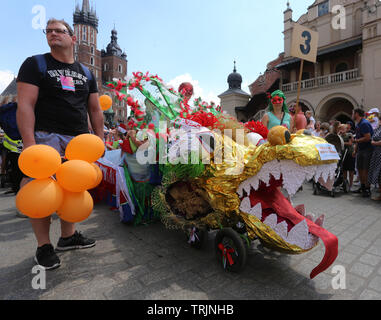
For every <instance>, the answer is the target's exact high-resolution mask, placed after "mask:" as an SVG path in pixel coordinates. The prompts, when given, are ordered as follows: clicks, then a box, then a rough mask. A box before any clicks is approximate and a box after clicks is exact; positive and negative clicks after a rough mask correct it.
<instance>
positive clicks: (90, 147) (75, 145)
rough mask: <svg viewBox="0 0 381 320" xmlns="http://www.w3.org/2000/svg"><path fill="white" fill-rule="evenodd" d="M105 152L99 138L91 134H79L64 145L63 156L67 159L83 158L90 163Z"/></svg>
mask: <svg viewBox="0 0 381 320" xmlns="http://www.w3.org/2000/svg"><path fill="white" fill-rule="evenodd" d="M104 152H105V145H104V143H103V141H102V139H101V138H99V137H98V136H96V135H93V134H88V133H87V134H81V135H79V136H76V137H75V138H73V139H72V140H71V141H70V142H69V144H68V145H67V147H66V150H65V157H66V159H68V160H83V161H87V162H90V163H93V162H95V161H97V160H98V159H99V158H101V157H102V155H103V153H104Z"/></svg>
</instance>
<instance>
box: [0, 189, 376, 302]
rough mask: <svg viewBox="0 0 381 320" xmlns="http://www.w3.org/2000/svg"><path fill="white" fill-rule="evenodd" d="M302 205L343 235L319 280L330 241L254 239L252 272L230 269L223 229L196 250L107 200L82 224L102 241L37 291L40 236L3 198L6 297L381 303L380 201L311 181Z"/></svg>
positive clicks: (0, 285) (72, 256)
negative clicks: (341, 273) (293, 245)
mask: <svg viewBox="0 0 381 320" xmlns="http://www.w3.org/2000/svg"><path fill="white" fill-rule="evenodd" d="M0 193H1V191H0ZM294 202H295V203H304V204H305V205H306V208H307V211H310V212H315V213H326V217H327V219H326V222H325V228H326V229H327V230H328V231H331V232H333V233H334V234H336V233H335V232H337V234H336V235H337V236H338V239H339V255H338V258H337V260H336V261H335V262H334V263H333V265H332V266H331V267H330V268H329V269H327V270H326V271H325V272H323V273H321V274H319V275H318V276H317V277H316V278H315V279H313V280H310V279H309V274H310V272H311V271H312V269H314V268H315V267H316V266H317V264H318V263H319V262H320V261H321V258H322V257H323V256H324V252H325V247H324V244H323V243H322V241H320V242H319V244H318V246H317V247H316V248H314V249H313V250H311V251H310V252H307V253H304V254H301V255H296V256H292V255H285V254H279V253H277V252H275V251H271V250H264V251H261V250H259V248H258V243H257V242H253V243H252V247H251V248H250V250H249V255H248V259H247V265H246V268H245V269H244V270H243V271H242V272H241V273H228V272H224V271H223V270H222V268H221V265H220V264H219V263H218V262H217V261H216V259H215V257H214V242H213V241H214V236H215V232H214V231H213V232H210V233H209V234H208V241H206V244H205V247H204V248H203V249H202V250H200V251H198V250H193V249H191V248H190V247H189V245H188V244H187V242H186V240H185V239H184V234H183V232H181V231H173V230H166V229H165V227H164V226H163V225H162V224H160V223H157V224H152V225H148V226H144V227H133V226H127V225H124V224H121V223H120V222H119V216H118V214H114V213H113V212H110V210H109V208H108V206H107V205H96V206H95V210H94V213H93V214H92V215H91V217H90V218H89V219H88V220H87V221H85V222H84V223H81V224H80V226H79V228H80V230H81V231H83V232H84V234H85V235H87V236H89V237H93V238H95V239H96V240H97V246H96V247H94V248H91V249H89V250H84V251H73V252H67V253H64V254H59V256H60V259H61V262H62V265H61V267H60V268H59V269H57V270H55V271H54V272H51V273H50V272H49V273H47V277H48V278H47V288H46V289H45V290H40V291H36V290H34V289H33V288H32V287H31V280H32V277H33V275H32V274H31V269H32V267H33V266H34V263H33V255H34V253H35V250H36V248H35V245H36V244H35V239H34V235H33V232H32V230H31V227H30V224H29V222H28V221H24V220H19V219H16V218H15V216H14V211H12V210H13V208H14V197H9V198H4V197H2V195H1V194H0V234H1V235H2V236H3V238H2V242H1V246H0V256H1V259H0V273H1V275H2V277H1V278H0V299H2V300H3V299H13V300H21V299H23V300H24V299H27V300H37V299H42V300H57V299H60V300H61V299H62V300H65V299H67V300H73V299H74V300H75V299H81V300H83V299H84V300H87V299H93V300H98V299H102V300H106V299H112V300H115V299H121V300H124V299H126V300H127V299H128V300H131V299H142V300H144V299H155V300H156V299H160V300H162V299H168V300H171V299H180V300H181V299H185V300H189V299H201V300H215V299H217V300H230V301H233V300H254V299H256V300H258V299H276V300H279V299H287V300H289V299H296V300H305V299H312V300H328V299H329V300H337V299H340V300H342V299H352V300H358V299H378V300H379V299H380V294H381V289H380V288H381V251H380V250H381V231H380V230H381V215H380V210H379V207H376V206H374V204H371V205H369V204H368V202H367V201H366V200H363V199H362V198H358V197H356V196H354V195H351V194H349V195H343V196H341V197H337V198H335V199H330V198H329V197H324V196H318V197H314V196H312V188H311V185H310V184H306V185H305V188H304V191H303V192H299V193H297V195H296V196H295V201H294ZM7 210H8V211H7ZM359 212H361V215H359ZM59 236H60V223H59V220H58V219H57V217H56V216H54V220H53V223H52V225H51V240H52V242H53V243H56V242H57V240H58V238H59ZM3 244H4V245H3ZM338 265H342V266H344V267H345V270H346V288H347V289H345V290H341V289H337V290H334V289H333V288H332V279H334V276H335V274H333V273H332V270H333V267H334V266H338Z"/></svg>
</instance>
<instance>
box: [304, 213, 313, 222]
mask: <svg viewBox="0 0 381 320" xmlns="http://www.w3.org/2000/svg"><path fill="white" fill-rule="evenodd" d="M306 218H307V219H308V220H310V221H314V218H315V216H314V214H313V213H309V214H307V215H306Z"/></svg>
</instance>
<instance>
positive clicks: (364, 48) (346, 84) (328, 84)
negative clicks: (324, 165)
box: [277, 0, 381, 121]
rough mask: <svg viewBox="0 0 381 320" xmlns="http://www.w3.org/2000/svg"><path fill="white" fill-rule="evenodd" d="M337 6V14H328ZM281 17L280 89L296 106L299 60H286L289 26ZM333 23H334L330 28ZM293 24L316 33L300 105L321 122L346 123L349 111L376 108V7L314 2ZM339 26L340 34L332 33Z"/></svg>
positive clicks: (379, 59)
mask: <svg viewBox="0 0 381 320" xmlns="http://www.w3.org/2000/svg"><path fill="white" fill-rule="evenodd" d="M336 5H341V10H342V11H341V13H342V17H341V19H340V21H339V23H337V22H338V20H337V17H338V14H339V12H338V11H336V12H332V9H333V8H334V6H336ZM292 18H293V17H292V9H291V8H290V7H289V6H288V8H287V10H286V11H285V12H284V31H283V34H284V60H283V61H282V62H281V63H280V64H278V65H277V69H278V70H280V71H281V78H280V89H281V90H282V91H284V93H285V94H286V96H287V101H288V105H289V106H291V105H293V104H295V103H296V98H297V87H298V82H297V81H298V75H299V70H300V59H295V58H293V57H291V56H290V50H291V40H292V39H291V37H292V29H293V25H294V23H295V22H294V21H293V19H292ZM335 22H336V23H335ZM296 23H298V24H301V25H303V26H305V27H307V28H309V29H312V30H314V31H317V32H318V33H319V43H318V54H317V62H316V63H310V62H306V61H305V64H304V68H303V73H302V83H301V95H300V101H301V105H302V107H303V109H304V110H307V109H309V110H311V111H313V113H314V114H315V117H316V118H317V119H319V120H321V121H328V120H331V119H337V120H340V121H346V120H349V119H350V118H351V115H352V111H353V110H354V109H356V108H363V109H364V110H365V111H368V110H369V109H371V108H374V107H381V102H380V101H381V90H380V88H381V1H377V0H371V1H364V0H345V1H344V0H317V1H315V2H314V3H313V4H312V5H311V6H309V7H308V11H307V13H305V14H303V15H302V16H301V17H300V18H299V19H298V20H297V21H296ZM338 26H341V27H342V28H338Z"/></svg>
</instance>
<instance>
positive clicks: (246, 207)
mask: <svg viewBox="0 0 381 320" xmlns="http://www.w3.org/2000/svg"><path fill="white" fill-rule="evenodd" d="M239 209H240V210H241V211H243V212H245V213H249V212H250V209H251V204H250V199H249V198H248V197H246V198H245V199H243V200H242V201H241V205H240V207H239Z"/></svg>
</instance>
